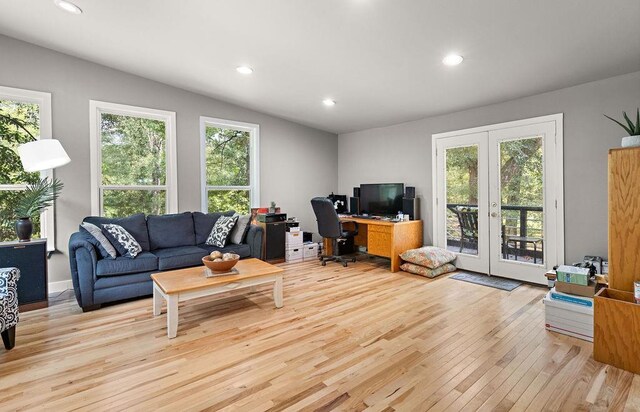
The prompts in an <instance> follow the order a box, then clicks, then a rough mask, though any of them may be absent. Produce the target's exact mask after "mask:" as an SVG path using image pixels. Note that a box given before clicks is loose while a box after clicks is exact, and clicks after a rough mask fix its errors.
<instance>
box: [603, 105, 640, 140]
mask: <svg viewBox="0 0 640 412" xmlns="http://www.w3.org/2000/svg"><path fill="white" fill-rule="evenodd" d="M622 116H623V117H624V120H625V121H626V122H627V124H626V125H625V124H622V122H619V121H617V120H616V119H613V118H611V117H609V116H607V115H606V114H605V115H604V117H606V118H607V119H609V120H613V121H614V122H616V123H618V124H619V125H620V126H621V127H622V128H623V129H624V131H625V132H627V133H629V136H626V137H623V138H622V147H633V146H640V108H638V111H637V113H636V123H635V124H634V123H633V122H632V121H631V119H629V116H627V113H625V112H622Z"/></svg>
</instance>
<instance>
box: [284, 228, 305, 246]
mask: <svg viewBox="0 0 640 412" xmlns="http://www.w3.org/2000/svg"><path fill="white" fill-rule="evenodd" d="M286 245H287V249H290V248H292V247H298V246H302V232H287V238H286Z"/></svg>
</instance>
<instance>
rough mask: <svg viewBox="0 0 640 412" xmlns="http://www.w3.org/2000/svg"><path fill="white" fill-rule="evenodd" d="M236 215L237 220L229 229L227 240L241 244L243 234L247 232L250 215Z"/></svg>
mask: <svg viewBox="0 0 640 412" xmlns="http://www.w3.org/2000/svg"><path fill="white" fill-rule="evenodd" d="M236 216H237V217H238V221H237V222H236V224H235V226H234V227H233V229H232V230H231V234H230V235H229V240H230V241H231V243H233V244H236V245H241V244H242V241H243V240H244V237H245V235H246V234H247V229H248V228H249V223H250V221H251V215H242V216H240V215H236Z"/></svg>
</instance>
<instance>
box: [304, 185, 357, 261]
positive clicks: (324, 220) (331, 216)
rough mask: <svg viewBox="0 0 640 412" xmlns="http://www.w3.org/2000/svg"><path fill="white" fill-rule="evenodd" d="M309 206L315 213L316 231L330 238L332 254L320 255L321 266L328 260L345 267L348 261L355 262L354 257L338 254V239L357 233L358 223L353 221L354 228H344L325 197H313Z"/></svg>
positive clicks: (331, 204) (329, 201)
mask: <svg viewBox="0 0 640 412" xmlns="http://www.w3.org/2000/svg"><path fill="white" fill-rule="evenodd" d="M311 206H312V207H313V212H314V213H315V214H316V220H317V222H318V233H320V236H322V237H325V238H328V239H331V248H332V249H333V254H331V255H322V256H320V261H321V262H322V266H326V265H327V262H329V261H333V262H340V263H342V266H344V267H347V262H348V261H351V262H355V261H356V258H355V257H354V258H347V259H345V258H343V257H342V256H339V255H338V241H340V240H344V239H345V238H349V237H353V236H355V235H357V234H358V224H357V223H355V222H353V224H354V225H355V230H344V229H343V227H342V222H340V218H339V217H338V213H337V212H336V209H335V208H334V207H333V203H332V202H331V200H329V199H327V198H326V197H314V198H313V199H311Z"/></svg>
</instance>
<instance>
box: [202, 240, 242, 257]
mask: <svg viewBox="0 0 640 412" xmlns="http://www.w3.org/2000/svg"><path fill="white" fill-rule="evenodd" d="M198 247H199V248H202V249H204V250H205V251H206V252H207V253H211V252H213V251H214V250H219V251H220V252H222V253H235V254H238V255H240V257H241V258H246V257H250V256H251V247H249V245H248V244H246V243H245V244H242V245H234V244H233V243H232V244H230V245H227V246H225V247H217V246H209V245H207V244H204V243H203V244H201V245H198Z"/></svg>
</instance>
